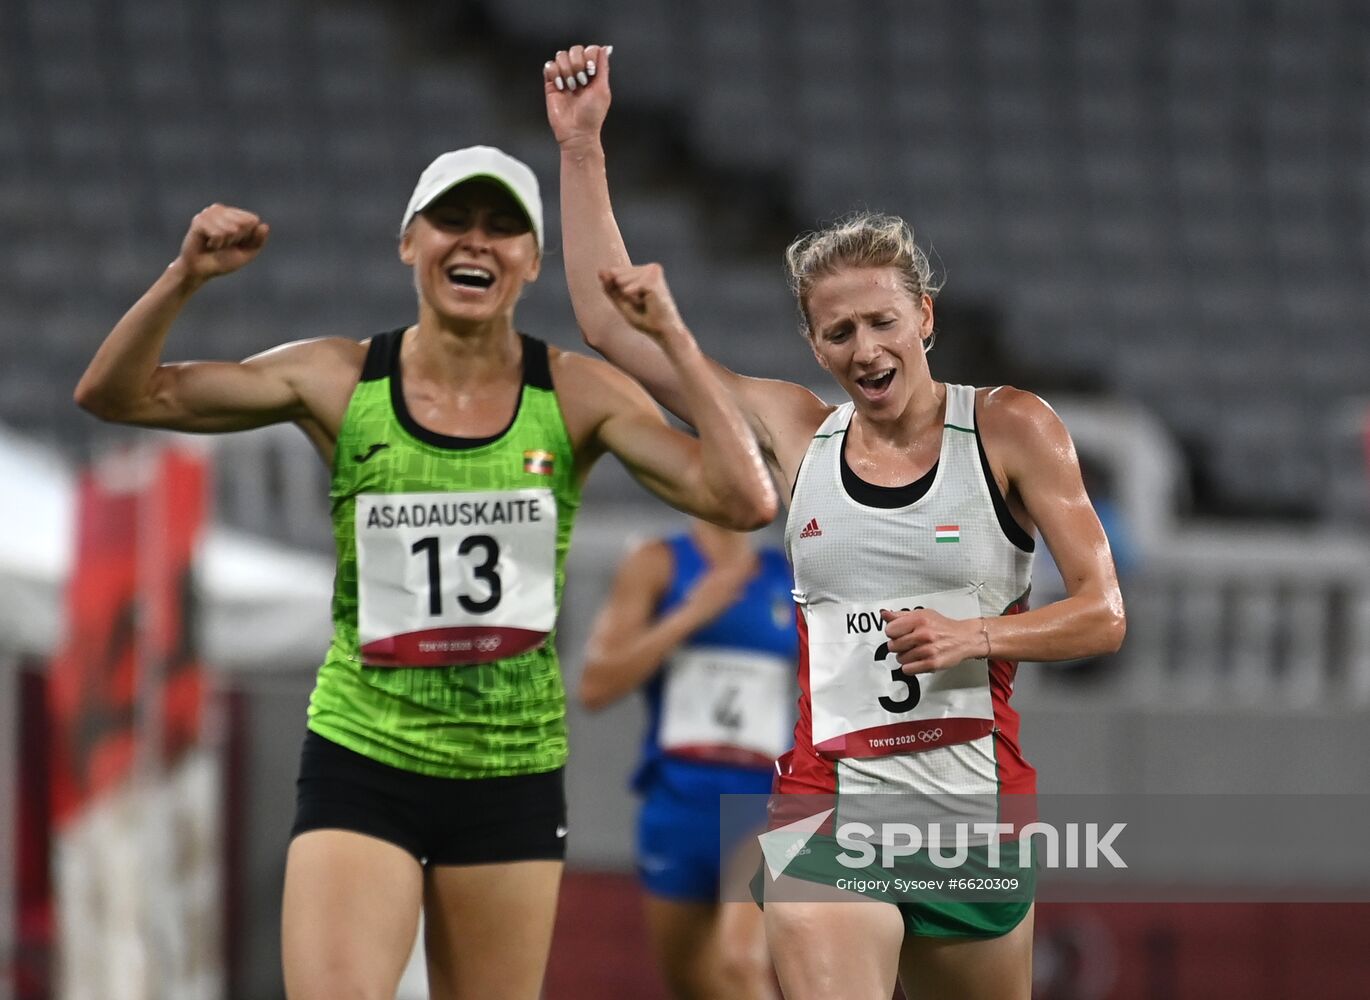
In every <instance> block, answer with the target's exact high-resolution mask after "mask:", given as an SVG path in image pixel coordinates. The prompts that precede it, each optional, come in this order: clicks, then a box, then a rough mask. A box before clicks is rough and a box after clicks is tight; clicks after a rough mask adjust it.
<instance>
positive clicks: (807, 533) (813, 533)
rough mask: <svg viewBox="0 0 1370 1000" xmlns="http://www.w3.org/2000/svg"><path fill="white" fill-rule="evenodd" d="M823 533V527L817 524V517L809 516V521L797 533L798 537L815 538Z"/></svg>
mask: <svg viewBox="0 0 1370 1000" xmlns="http://www.w3.org/2000/svg"><path fill="white" fill-rule="evenodd" d="M821 534H823V529H822V528H820V527H819V526H818V518H816V517H811V518H809V523H808V524H806V525H804V530H803V531H801V532H800V533H799V537H800V538H817V537H818V536H819V535H821Z"/></svg>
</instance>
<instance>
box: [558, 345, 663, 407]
mask: <svg viewBox="0 0 1370 1000" xmlns="http://www.w3.org/2000/svg"><path fill="white" fill-rule="evenodd" d="M547 363H548V366H549V367H550V368H551V370H552V385H553V386H554V387H555V388H556V391H557V399H558V400H559V401H560V402H561V406H562V412H563V413H565V414H566V416H567V418H568V419H569V418H571V417H572V415H573V414H575V415H579V416H584V417H588V418H591V422H592V423H597V422H598V421H599V420H602V419H603V418H604V417H606V416H608V415H610V414H611V413H613V412H615V411H616V410H619V409H621V408H622V407H624V406H634V407H637V408H646V409H650V410H655V409H656V407H655V405H654V404H653V403H652V400H651V397H650V396H648V395H647V390H646V389H644V388H643V387H642V386H641V385H640V384H639V383H638V382H636V381H635V380H634V379H633V377H632V376H631V375H628V374H626V373H625V372H623V371H620V370H619V369H618V368H615V367H614V366H613V365H611V364H610V363H609V362H607V361H604V360H602V359H600V358H592V357H590V356H589V355H585V354H578V353H576V352H575V351H563V350H561V349H560V348H556V347H552V346H551V345H548V348H547Z"/></svg>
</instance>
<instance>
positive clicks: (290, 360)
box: [243, 337, 371, 378]
mask: <svg viewBox="0 0 1370 1000" xmlns="http://www.w3.org/2000/svg"><path fill="white" fill-rule="evenodd" d="M370 346H371V339H370V338H369V337H368V338H367V339H366V340H350V339H349V338H347V337H314V338H311V339H309V340H293V341H291V342H290V343H287V344H280V345H278V346H276V347H272V348H270V349H268V350H265V351H262V352H261V353H259V354H254V355H252V356H251V357H250V358H248V359H246V360H245V361H244V362H243V364H246V365H252V366H253V367H257V368H274V369H280V370H288V369H300V370H313V371H316V372H318V373H320V374H323V375H325V376H328V377H334V378H337V377H340V376H345V375H347V374H349V373H354V374H355V375H357V376H359V375H361V370H362V364H363V363H364V362H365V361H366V352H367V350H368V349H369V348H370Z"/></svg>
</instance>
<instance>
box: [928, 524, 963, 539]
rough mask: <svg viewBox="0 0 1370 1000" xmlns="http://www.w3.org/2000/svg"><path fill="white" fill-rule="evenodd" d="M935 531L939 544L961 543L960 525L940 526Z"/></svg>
mask: <svg viewBox="0 0 1370 1000" xmlns="http://www.w3.org/2000/svg"><path fill="white" fill-rule="evenodd" d="M934 530H935V531H936V533H937V541H938V542H939V543H940V542H959V541H960V540H961V526H960V525H959V524H939V525H937V527H936V528H935V529H934Z"/></svg>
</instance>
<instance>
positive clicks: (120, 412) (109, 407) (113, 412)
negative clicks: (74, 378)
mask: <svg viewBox="0 0 1370 1000" xmlns="http://www.w3.org/2000/svg"><path fill="white" fill-rule="evenodd" d="M71 398H72V401H73V402H75V403H76V405H77V406H79V407H80V408H81V409H83V410H85V411H86V412H87V413H89V414H90V415H91V416H93V417H99V418H100V419H101V420H105V421H109V422H110V423H123V422H125V421H126V420H127V419H128V417H127V414H126V408H125V407H122V406H120V405H119V400H118V399H117V398H116V397H114V396H112V395H111V394H110V393H109V392H107V391H104V390H103V389H102V388H101V387H100V386H99V385H96V384H93V383H90V382H87V381H86V380H85V379H82V380H81V381H80V382H78V383H76V389H75V390H74V391H73V392H72V394H71Z"/></svg>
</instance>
